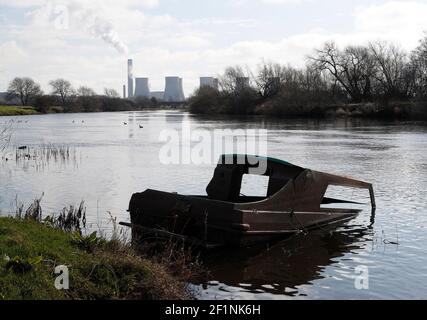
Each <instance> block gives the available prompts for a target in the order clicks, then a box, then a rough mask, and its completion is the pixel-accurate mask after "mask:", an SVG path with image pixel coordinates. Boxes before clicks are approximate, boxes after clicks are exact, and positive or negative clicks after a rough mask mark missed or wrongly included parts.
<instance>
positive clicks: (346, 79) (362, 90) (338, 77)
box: [309, 42, 376, 102]
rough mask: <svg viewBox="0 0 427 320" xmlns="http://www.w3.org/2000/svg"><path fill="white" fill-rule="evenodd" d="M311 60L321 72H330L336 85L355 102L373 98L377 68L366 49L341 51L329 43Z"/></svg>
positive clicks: (350, 48) (355, 47) (352, 48)
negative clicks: (374, 77)
mask: <svg viewBox="0 0 427 320" xmlns="http://www.w3.org/2000/svg"><path fill="white" fill-rule="evenodd" d="M309 60H311V61H312V63H313V66H315V67H316V68H317V69H319V70H320V71H327V72H329V74H330V75H331V76H332V79H333V81H334V82H335V85H337V84H338V85H340V86H341V87H342V88H343V89H344V90H345V91H346V92H347V94H348V96H349V97H350V99H351V100H352V101H353V102H362V101H364V100H370V99H371V98H372V79H373V76H374V74H375V72H376V66H375V60H374V59H373V58H372V55H371V54H370V52H369V50H368V49H367V48H366V47H361V46H349V47H347V48H345V49H344V51H341V50H339V49H338V48H337V46H336V44H335V43H334V42H328V43H326V44H325V45H324V47H323V48H322V49H320V50H317V51H316V55H315V56H314V57H309Z"/></svg>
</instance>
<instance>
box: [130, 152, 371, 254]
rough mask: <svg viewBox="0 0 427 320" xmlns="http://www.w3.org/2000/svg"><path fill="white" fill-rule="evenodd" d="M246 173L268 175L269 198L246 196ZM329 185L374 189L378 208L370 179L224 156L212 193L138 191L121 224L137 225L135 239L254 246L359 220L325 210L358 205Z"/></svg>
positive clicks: (353, 212) (339, 211)
mask: <svg viewBox="0 0 427 320" xmlns="http://www.w3.org/2000/svg"><path fill="white" fill-rule="evenodd" d="M261 163H262V166H260V164H261ZM260 168H262V170H260ZM247 174H255V175H261V176H266V177H268V178H269V182H268V191H267V195H266V196H265V197H248V196H244V195H242V194H241V188H242V179H243V176H244V175H247ZM330 186H340V187H347V188H357V189H366V190H369V193H370V199H371V206H372V210H373V211H375V208H376V204H375V196H374V189H373V186H372V184H370V183H367V182H363V181H359V180H356V179H352V178H346V177H342V176H337V175H333V174H329V173H323V172H318V171H313V170H310V169H306V168H302V167H299V166H296V165H293V164H291V163H288V162H286V161H282V160H278V159H273V158H264V157H258V156H249V155H223V156H221V157H220V161H219V164H218V166H217V168H216V169H215V173H214V176H213V178H212V180H211V182H210V183H209V185H208V187H207V189H206V191H207V196H197V195H180V194H177V193H167V192H162V191H156V190H151V189H149V190H146V191H145V192H142V193H135V194H134V195H133V196H132V198H131V200H130V204H129V213H130V218H131V223H130V224H127V223H122V224H123V225H126V226H129V227H131V228H132V238H133V240H134V241H141V240H143V239H145V238H153V236H154V237H168V238H170V237H176V238H178V239H183V240H185V241H188V242H190V243H193V244H196V245H200V246H202V247H205V248H213V247H218V246H250V245H254V244H257V243H263V242H271V241H276V240H281V239H283V238H286V237H289V236H291V235H294V234H297V233H300V232H308V231H310V230H313V229H319V228H323V227H326V226H334V225H338V224H341V223H344V222H347V221H349V220H351V219H353V218H355V217H356V216H357V215H358V214H359V213H360V212H361V210H359V209H344V208H322V205H325V204H328V205H329V204H344V203H355V202H352V201H349V200H340V199H331V198H326V197H325V195H326V191H327V189H328V188H329V187H330Z"/></svg>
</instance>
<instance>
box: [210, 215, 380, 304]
mask: <svg viewBox="0 0 427 320" xmlns="http://www.w3.org/2000/svg"><path fill="white" fill-rule="evenodd" d="M374 221H375V213H373V214H372V216H371V222H372V223H373V222H374ZM372 227H373V225H372V224H371V225H367V226H358V227H354V226H353V227H351V228H350V227H347V228H344V227H343V228H341V229H340V230H338V231H333V230H319V231H315V232H311V233H309V234H305V235H303V234H301V235H298V236H295V237H292V238H290V239H288V240H285V241H283V242H280V243H277V244H275V245H273V246H272V247H269V248H267V247H257V248H243V249H239V250H229V251H224V250H222V251H217V252H216V253H209V255H208V256H207V257H205V259H204V262H205V264H206V266H207V268H208V270H209V279H208V280H209V281H208V282H207V283H205V284H204V285H203V288H204V290H208V291H211V292H213V291H217V290H219V291H223V292H225V293H226V292H227V290H228V289H229V288H233V289H234V290H231V291H229V292H228V293H230V294H231V295H230V296H229V297H228V298H232V294H233V292H234V293H235V291H236V288H238V290H239V291H242V292H245V293H252V294H259V293H269V294H274V295H286V296H291V297H292V296H297V295H299V294H300V292H299V290H298V287H300V286H302V285H307V284H310V283H312V282H313V281H315V280H318V279H322V278H325V277H327V275H326V274H324V273H323V271H324V269H325V268H326V267H327V266H330V265H333V264H336V263H337V261H339V259H337V258H340V257H344V256H345V255H346V254H348V253H351V252H353V253H354V252H356V251H357V250H360V249H363V248H364V247H365V246H366V245H367V243H369V242H372V241H373V239H374V236H373V228H372Z"/></svg>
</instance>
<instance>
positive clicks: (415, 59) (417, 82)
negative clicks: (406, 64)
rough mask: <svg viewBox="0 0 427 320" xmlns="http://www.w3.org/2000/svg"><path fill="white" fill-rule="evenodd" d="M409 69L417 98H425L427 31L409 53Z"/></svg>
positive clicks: (426, 89)
mask: <svg viewBox="0 0 427 320" xmlns="http://www.w3.org/2000/svg"><path fill="white" fill-rule="evenodd" d="M411 70H412V72H413V77H414V87H415V94H416V96H417V98H421V99H425V98H427V33H426V36H425V37H424V39H422V40H421V41H420V44H419V46H418V47H417V48H416V49H415V50H414V51H413V52H412V55H411Z"/></svg>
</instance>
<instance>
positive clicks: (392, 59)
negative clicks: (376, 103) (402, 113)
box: [369, 42, 414, 99]
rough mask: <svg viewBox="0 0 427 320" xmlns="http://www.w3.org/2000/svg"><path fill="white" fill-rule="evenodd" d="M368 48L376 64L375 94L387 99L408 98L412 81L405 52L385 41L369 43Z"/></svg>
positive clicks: (412, 84) (411, 88) (411, 89)
mask: <svg viewBox="0 0 427 320" xmlns="http://www.w3.org/2000/svg"><path fill="white" fill-rule="evenodd" d="M369 50H370V52H371V54H372V56H373V58H374V59H375V62H376V65H377V72H376V74H375V80H376V83H375V86H374V87H375V91H376V94H377V95H379V96H382V97H385V98H387V99H390V98H397V99H408V98H409V97H410V96H411V94H412V91H413V86H414V83H413V77H412V76H411V73H412V70H411V68H410V64H409V59H408V55H407V54H406V52H404V51H403V50H401V49H400V48H399V47H397V46H396V45H393V44H389V43H385V42H375V43H370V44H369Z"/></svg>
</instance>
